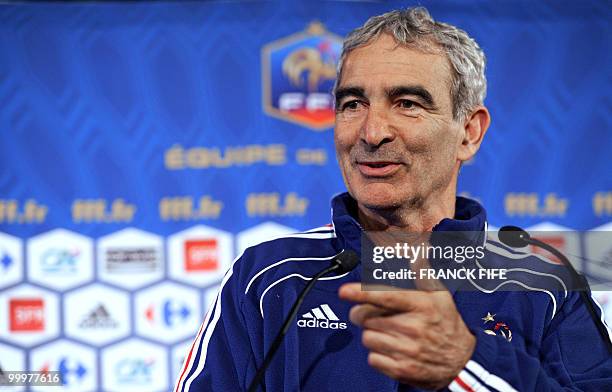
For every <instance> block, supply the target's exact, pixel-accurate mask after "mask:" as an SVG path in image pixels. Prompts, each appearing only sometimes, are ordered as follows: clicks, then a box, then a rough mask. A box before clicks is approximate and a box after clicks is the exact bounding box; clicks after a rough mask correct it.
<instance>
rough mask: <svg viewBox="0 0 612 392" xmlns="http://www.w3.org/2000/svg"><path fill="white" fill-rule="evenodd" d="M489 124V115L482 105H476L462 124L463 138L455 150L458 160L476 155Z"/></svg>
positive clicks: (468, 158) (463, 160)
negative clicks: (457, 149) (456, 150)
mask: <svg viewBox="0 0 612 392" xmlns="http://www.w3.org/2000/svg"><path fill="white" fill-rule="evenodd" d="M489 124H491V115H489V111H488V110H487V108H486V107H484V106H478V107H476V109H474V110H473V111H472V113H471V114H470V115H469V116H468V117H467V118H466V120H465V122H464V124H463V139H462V140H461V144H460V145H459V151H458V152H457V159H459V161H461V162H465V161H468V160H470V159H472V158H473V157H474V155H476V152H477V151H478V149H479V148H480V144H481V143H482V139H484V135H485V133H487V129H489Z"/></svg>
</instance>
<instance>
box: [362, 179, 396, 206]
mask: <svg viewBox="0 0 612 392" xmlns="http://www.w3.org/2000/svg"><path fill="white" fill-rule="evenodd" d="M350 193H351V195H353V198H354V199H355V200H357V202H358V203H359V204H361V205H362V206H364V207H366V208H369V209H389V208H397V207H399V206H401V205H402V199H403V197H402V195H400V194H399V192H398V191H397V189H396V188H395V187H394V186H392V185H390V184H388V183H376V184H369V185H366V186H362V187H358V189H355V190H354V191H352V192H350Z"/></svg>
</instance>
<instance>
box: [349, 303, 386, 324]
mask: <svg viewBox="0 0 612 392" xmlns="http://www.w3.org/2000/svg"><path fill="white" fill-rule="evenodd" d="M391 312H394V311H393V310H389V309H386V308H381V307H380V306H376V305H372V304H361V305H355V306H353V307H352V308H351V311H350V313H349V318H350V320H351V322H352V323H353V324H356V325H359V326H360V327H361V326H363V323H364V321H365V320H367V319H369V318H371V317H381V316H385V315H388V314H391Z"/></svg>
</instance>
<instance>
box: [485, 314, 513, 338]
mask: <svg viewBox="0 0 612 392" xmlns="http://www.w3.org/2000/svg"><path fill="white" fill-rule="evenodd" d="M495 316H496V314H491V312H487V315H486V316H484V317H483V318H482V320H483V321H484V323H485V329H484V333H486V334H487V335H493V336H497V335H501V336H503V337H504V339H506V340H507V341H509V342H511V341H512V330H511V329H510V326H509V325H508V324H506V323H505V322H503V321H498V320H495Z"/></svg>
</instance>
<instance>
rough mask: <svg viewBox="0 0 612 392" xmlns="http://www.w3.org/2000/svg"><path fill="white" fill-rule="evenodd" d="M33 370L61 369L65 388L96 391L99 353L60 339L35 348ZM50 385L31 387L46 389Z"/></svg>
mask: <svg viewBox="0 0 612 392" xmlns="http://www.w3.org/2000/svg"><path fill="white" fill-rule="evenodd" d="M30 356H31V358H30V366H31V369H30V370H35V371H39V372H43V373H45V372H49V371H59V372H60V376H61V378H62V381H63V386H62V391H74V392H83V391H95V390H96V389H97V385H98V377H97V372H96V366H97V363H96V356H95V353H94V350H93V349H90V348H88V347H85V346H82V345H80V344H76V343H72V342H68V341H63V340H59V341H57V342H53V343H50V344H46V345H44V346H41V347H39V348H36V349H34V350H32V352H31V353H30ZM48 389H49V388H48V387H47V386H39V387H32V390H33V391H47V390H48Z"/></svg>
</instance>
